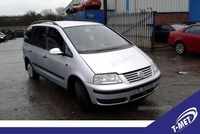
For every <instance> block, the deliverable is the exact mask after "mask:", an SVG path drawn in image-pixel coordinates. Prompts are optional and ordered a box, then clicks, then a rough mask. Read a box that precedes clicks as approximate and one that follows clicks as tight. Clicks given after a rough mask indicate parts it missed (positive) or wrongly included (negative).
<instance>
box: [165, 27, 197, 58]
mask: <svg viewBox="0 0 200 134" xmlns="http://www.w3.org/2000/svg"><path fill="white" fill-rule="evenodd" d="M168 44H169V45H170V46H172V47H174V48H175V51H176V53H177V54H179V55H183V54H185V53H186V52H197V53H200V24H194V25H190V26H188V27H185V28H182V29H181V30H178V31H172V32H170V34H169V39H168Z"/></svg>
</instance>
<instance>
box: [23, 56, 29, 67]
mask: <svg viewBox="0 0 200 134" xmlns="http://www.w3.org/2000/svg"><path fill="white" fill-rule="evenodd" d="M24 62H25V69H26V70H28V69H27V64H28V62H30V60H29V59H28V57H25V58H24Z"/></svg>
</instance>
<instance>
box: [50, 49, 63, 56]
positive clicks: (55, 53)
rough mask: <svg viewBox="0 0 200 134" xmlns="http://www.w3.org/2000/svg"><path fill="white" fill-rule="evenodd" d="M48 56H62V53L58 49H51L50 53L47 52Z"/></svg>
mask: <svg viewBox="0 0 200 134" xmlns="http://www.w3.org/2000/svg"><path fill="white" fill-rule="evenodd" d="M49 53H50V54H52V55H59V54H62V52H61V51H60V49H59V48H52V49H51V50H50V51H49Z"/></svg>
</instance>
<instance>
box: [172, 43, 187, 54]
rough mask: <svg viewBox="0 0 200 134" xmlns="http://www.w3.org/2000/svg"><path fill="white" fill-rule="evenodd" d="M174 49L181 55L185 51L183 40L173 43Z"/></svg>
mask: <svg viewBox="0 0 200 134" xmlns="http://www.w3.org/2000/svg"><path fill="white" fill-rule="evenodd" d="M175 51H176V53H177V54H179V55H183V54H185V53H186V49H185V45H184V43H183V42H178V43H176V45H175Z"/></svg>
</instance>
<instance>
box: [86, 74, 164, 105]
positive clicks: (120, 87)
mask: <svg viewBox="0 0 200 134" xmlns="http://www.w3.org/2000/svg"><path fill="white" fill-rule="evenodd" d="M160 77H161V72H160V71H159V70H157V71H156V72H155V74H154V76H152V77H150V78H148V79H145V80H141V81H137V82H135V83H120V84H112V85H95V84H89V83H84V84H85V86H86V88H87V90H88V93H89V95H90V98H91V101H92V103H93V104H95V105H101V106H111V105H119V104H124V103H128V102H132V101H134V100H137V99H140V98H143V97H146V96H148V95H150V94H152V93H153V92H154V91H155V90H156V89H157V88H158V86H159V82H160Z"/></svg>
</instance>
